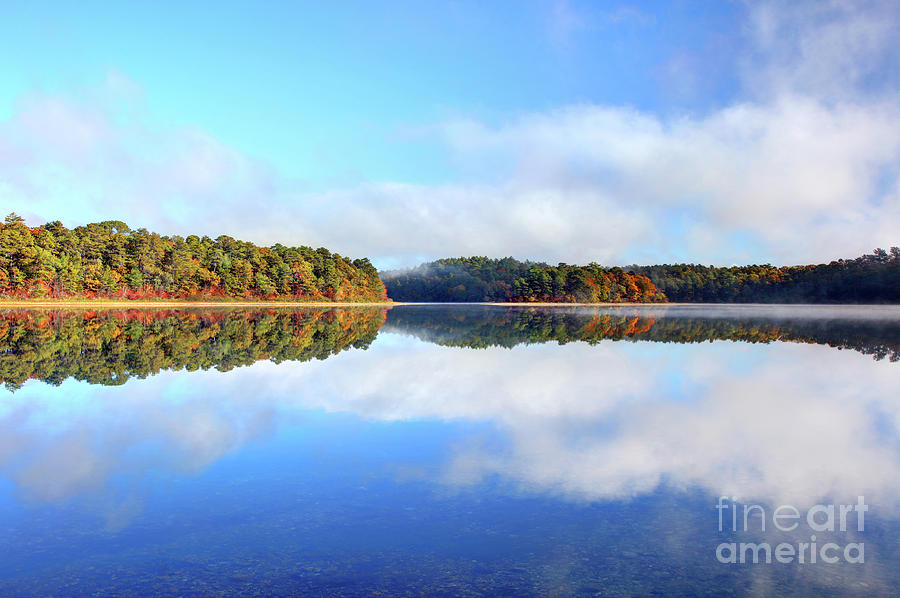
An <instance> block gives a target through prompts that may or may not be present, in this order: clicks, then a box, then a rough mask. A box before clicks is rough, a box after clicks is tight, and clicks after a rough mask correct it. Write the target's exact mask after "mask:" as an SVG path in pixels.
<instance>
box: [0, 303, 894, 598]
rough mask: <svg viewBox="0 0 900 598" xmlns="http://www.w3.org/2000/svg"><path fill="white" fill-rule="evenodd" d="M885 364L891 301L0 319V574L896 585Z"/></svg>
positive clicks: (398, 586)
mask: <svg viewBox="0 0 900 598" xmlns="http://www.w3.org/2000/svg"><path fill="white" fill-rule="evenodd" d="M898 357H900V309H898V308H893V307H881V308H857V307H803V306H798V307H761V306H746V307H737V306H727V307H713V306H706V307H701V306H691V307H674V306H673V307H658V306H657V307H647V308H634V307H623V308H599V309H594V308H527V307H522V308H507V307H500V306H468V307H463V306H457V307H452V306H399V307H395V308H393V309H390V310H382V309H365V308H358V309H348V310H300V311H298V310H293V309H276V310H267V311H253V310H249V311H248V310H233V311H227V310H191V309H183V310H127V311H126V310H111V311H107V310H99V311H84V310H82V311H77V310H71V311H70V310H59V311H12V310H6V311H0V378H2V380H3V382H4V383H5V390H2V391H0V553H2V554H3V555H4V557H3V559H2V560H0V594H3V595H22V596H29V595H40V596H44V595H99V596H122V595H125V596H128V595H132V596H146V595H148V594H166V595H173V594H174V595H222V594H235V595H237V594H240V595H257V594H258V595H294V594H301V595H314V596H358V595H383V596H396V595H435V596H476V595H503V596H532V595H541V596H570V595H576V596H594V595H597V596H628V595H729V594H733V595H747V594H750V595H810V596H818V595H865V596H877V595H888V594H890V593H892V592H893V590H894V588H896V587H898V586H900V508H898V507H900V363H897V361H898ZM720 497H727V498H726V499H722V498H720ZM859 497H864V498H863V499H862V501H864V503H865V505H866V507H867V509H868V510H867V511H863V510H862V508H861V507H859V506H858V503H859V502H860V498H859ZM717 504H718V505H719V508H718V509H717ZM746 505H757V506H756V507H751V508H749V510H748V511H747V515H748V517H747V525H746V527H747V529H746V530H745V529H744V521H743V515H744V513H743V509H744V507H745V506H746ZM816 505H821V507H817V506H816ZM841 505H851V506H852V508H850V507H847V508H845V509H844V510H842V509H841ZM779 506H784V508H785V509H786V510H782V511H780V513H781V514H782V515H784V514H785V513H787V514H788V515H790V514H791V513H792V512H793V511H792V509H796V513H797V514H798V517H797V518H796V519H791V518H782V519H780V520H778V519H773V513H775V509H776V507H779ZM831 506H833V507H834V510H835V518H834V519H835V525H834V530H833V531H831V530H830V529H828V528H827V523H828V521H829V512H828V509H829V508H830V507H831ZM811 508H812V509H813V511H815V514H814V515H813V516H812V520H811V521H812V523H810V520H807V519H806V516H807V514H808V513H809V510H810V509H811ZM735 509H737V510H735ZM842 512H843V514H844V515H845V522H844V523H845V531H842V530H841V529H840V526H839V523H838V520H839V515H840V514H841V513H842ZM733 514H738V515H739V516H738V518H737V519H735V520H732V515H733ZM720 518H721V519H720ZM791 521H793V522H794V523H796V524H797V525H796V526H795V528H793V529H789V530H788V531H782V530H781V529H778V526H777V525H776V524H777V523H779V522H780V523H781V527H782V528H784V529H787V528H789V527H790V525H789V524H790V523H791ZM720 522H721V523H722V531H720V530H719V525H720ZM733 523H734V525H732V524H733ZM763 523H765V531H763V530H762V526H763ZM813 524H816V525H817V526H818V528H817V529H813V528H812V527H811V526H812V525H813ZM819 528H821V531H820V529H819ZM860 528H862V529H860ZM812 536H816V538H815V540H812V538H811V537H812ZM730 543H734V549H735V550H736V551H738V552H740V551H741V546H740V544H741V543H753V546H756V548H753V546H751V547H749V551H748V552H746V553H743V552H742V555H744V554H746V557H747V558H746V559H745V560H746V561H747V562H744V563H743V564H742V563H740V562H737V563H731V562H728V560H729V555H730V554H731V552H730V550H729V548H728V547H727V546H728V545H729V544H730ZM814 543H815V544H816V547H815V548H814V549H811V548H810V547H809V546H804V544H814ZM829 543H831V546H828V547H826V548H825V550H824V552H822V550H821V549H822V547H823V546H825V545H826V544H829ZM779 544H785V545H787V546H789V547H790V548H791V550H793V551H794V557H793V559H792V560H791V561H790V562H787V563H784V562H778V561H777V559H776V558H775V556H774V555H773V556H772V557H771V561H772V562H770V563H766V562H765V550H764V549H763V548H760V545H765V546H769V547H771V548H772V550H773V551H774V550H775V547H776V546H778V545H779ZM722 545H725V546H726V547H725V548H722ZM754 550H759V552H757V554H758V555H759V557H760V561H761V562H758V563H753V562H751V561H752V559H751V558H750V557H751V554H752V552H753V551H754ZM787 551H788V549H787V548H784V549H782V553H781V555H782V557H784V556H785V555H786V554H787ZM799 553H803V554H804V555H805V560H804V562H803V563H802V564H801V563H800V562H798V559H799V557H798V556H797V554H799ZM812 553H815V554H816V555H817V560H816V562H815V563H813V562H810V558H811V557H810V556H809V555H810V554H812ZM735 556H736V555H735ZM832 559H833V560H836V562H826V561H828V560H832ZM721 560H725V561H726V562H720V561H721ZM735 560H738V559H737V558H735ZM858 561H862V562H858Z"/></svg>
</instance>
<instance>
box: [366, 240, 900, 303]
mask: <svg viewBox="0 0 900 598" xmlns="http://www.w3.org/2000/svg"><path fill="white" fill-rule="evenodd" d="M381 275H382V278H383V280H384V283H385V286H386V288H387V293H388V295H389V296H390V297H391V298H392V299H394V300H395V301H439V302H478V301H485V302H497V301H500V302H507V301H509V302H534V301H538V302H561V303H573V302H578V303H619V302H629V303H648V302H665V301H669V302H685V303H692V302H696V303H701V302H703V303H900V248H897V247H891V249H890V250H889V251H888V250H884V249H876V250H875V251H874V252H873V253H871V254H869V255H864V256H861V257H858V258H855V259H849V260H844V259H841V260H837V261H833V262H830V263H828V264H817V265H806V266H780V267H779V266H772V265H769V264H763V265H751V266H726V267H717V266H703V265H699V264H671V265H670V264H663V265H658V266H637V265H633V266H627V267H625V268H620V267H612V268H605V267H603V266H599V265H597V264H589V265H587V266H571V265H567V264H559V265H557V266H549V265H547V264H545V263H541V262H528V261H526V262H522V261H519V260H516V259H513V258H511V257H507V258H503V259H490V258H487V257H471V258H464V257H461V258H451V259H442V260H437V261H434V262H430V263H427V264H422V265H420V266H417V267H415V268H412V269H409V270H393V271H387V272H383V273H382V274H381Z"/></svg>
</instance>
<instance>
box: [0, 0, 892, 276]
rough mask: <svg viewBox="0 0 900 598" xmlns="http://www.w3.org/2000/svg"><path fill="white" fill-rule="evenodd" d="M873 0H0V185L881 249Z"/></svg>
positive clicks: (315, 237)
mask: <svg viewBox="0 0 900 598" xmlns="http://www.w3.org/2000/svg"><path fill="white" fill-rule="evenodd" d="M898 21H900V1H898V0H876V1H871V2H867V1H859V2H842V1H831V2H829V1H827V0H823V1H816V2H805V1H802V0H801V1H798V2H791V3H784V2H726V1H723V2H699V1H698V2H687V1H673V2H634V3H630V2H625V3H618V2H614V1H613V2H602V3H598V2H581V1H578V0H545V1H537V0H535V1H521V2H500V1H498V2H487V3H485V2H460V1H453V2H450V1H448V2H438V1H435V2H428V3H425V2H412V1H410V2H392V1H387V0H386V1H382V2H374V1H373V2H362V1H360V2H327V3H323V2H308V3H306V2H283V3H279V2H267V3H264V4H260V3H251V2H226V1H219V2H215V3H211V2H210V3H205V2H190V3H184V2H153V3H121V2H108V3H107V2H96V1H90V0H89V1H86V2H80V3H67V2H56V3H54V2H40V1H29V2H19V1H16V0H6V1H5V2H2V3H0V73H2V76H0V207H2V209H3V210H4V211H5V212H6V213H8V212H12V211H15V212H17V213H18V214H20V215H22V216H23V217H25V218H26V220H27V222H28V223H29V224H32V225H38V224H42V223H44V222H47V221H53V220H61V221H62V222H63V223H64V224H66V225H67V226H77V225H81V224H85V223H87V222H95V221H102V220H123V221H125V222H127V223H128V224H129V225H131V226H132V227H133V228H139V227H143V228H147V229H150V230H154V231H157V232H160V233H163V234H180V235H186V234H207V235H210V236H212V237H216V236H218V235H220V234H228V235H231V236H233V237H236V238H240V239H244V240H248V241H253V242H255V243H260V244H264V245H269V244H274V243H276V242H280V243H282V244H286V245H309V246H313V247H318V246H325V247H328V248H329V249H330V250H332V251H336V252H338V253H340V254H342V255H346V256H349V257H363V256H366V257H369V258H371V259H372V260H373V262H374V263H375V264H376V265H377V266H379V267H381V268H392V267H404V266H411V265H415V264H417V263H419V262H421V261H424V260H429V259H435V258H439V257H449V256H460V255H487V256H490V257H503V256H507V255H512V256H515V257H519V258H522V259H526V258H527V259H535V260H543V261H547V262H550V263H556V262H559V261H564V262H567V263H588V262H592V261H594V262H598V263H601V264H607V265H616V264H618V265H627V264H631V263H660V262H692V263H704V264H717V265H730V264H742V263H773V264H804V263H819V262H825V261H829V260H832V259H837V258H840V257H845V258H849V257H855V256H858V255H861V254H863V253H869V252H871V251H872V249H874V248H875V247H889V246H891V245H898V244H900V234H898V231H900V160H898V158H900V135H898V131H900V60H898V59H897V58H896V56H898V55H900V26H898V25H900V23H898Z"/></svg>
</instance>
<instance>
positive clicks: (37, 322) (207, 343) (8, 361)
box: [0, 307, 385, 390]
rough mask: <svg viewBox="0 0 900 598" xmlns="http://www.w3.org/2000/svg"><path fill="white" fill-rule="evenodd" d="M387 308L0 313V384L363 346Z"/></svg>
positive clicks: (120, 375)
mask: <svg viewBox="0 0 900 598" xmlns="http://www.w3.org/2000/svg"><path fill="white" fill-rule="evenodd" d="M384 320H385V308H375V307H353V308H348V309H341V310H334V309H330V308H329V309H317V310H314V309H305V310H302V311H301V310H297V309H293V308H274V309H268V310H265V311H260V310H224V309H197V308H186V309H178V310H165V309H127V310H121V309H109V310H108V309H104V310H96V311H95V310H87V311H85V310H70V309H61V310H43V309H42V310H27V311H23V310H5V311H2V312H0V383H3V384H4V385H5V386H6V388H8V389H10V390H16V389H18V388H19V387H20V386H21V385H22V384H23V383H24V382H25V381H27V380H29V379H32V378H33V379H38V380H43V381H44V382H47V383H49V384H54V385H56V384H60V383H61V382H62V381H63V380H65V379H67V378H70V377H71V378H75V379H76V380H82V381H85V382H89V383H91V384H102V385H108V386H110V385H120V384H124V383H125V382H126V381H127V380H129V379H130V378H146V377H147V376H151V375H153V374H157V373H159V372H160V371H163V370H188V371H194V370H200V369H202V370H206V369H211V368H215V369H216V370H219V371H227V370H230V369H232V368H234V367H238V366H245V365H250V364H252V363H254V362H256V361H259V360H263V359H267V360H270V361H274V362H276V363H280V362H282V361H307V360H310V359H326V358H328V357H329V356H331V355H334V354H337V353H339V352H340V351H343V350H345V349H347V348H350V347H354V348H360V349H365V348H367V347H368V346H369V343H371V342H372V341H373V340H374V339H375V336H376V335H377V334H378V329H379V328H381V326H382V324H384Z"/></svg>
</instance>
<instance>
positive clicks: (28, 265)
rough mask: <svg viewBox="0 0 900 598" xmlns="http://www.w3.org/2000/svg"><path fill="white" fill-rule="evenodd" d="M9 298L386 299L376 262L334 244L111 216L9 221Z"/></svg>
mask: <svg viewBox="0 0 900 598" xmlns="http://www.w3.org/2000/svg"><path fill="white" fill-rule="evenodd" d="M0 297H5V298H18V299H33V298H43V299H48V298H68V297H83V298H95V297H109V298H122V299H172V298H182V299H184V298H188V299H190V298H198V299H216V298H223V299H224V298H232V299H268V300H291V301H383V300H385V299H386V295H385V289H384V285H383V284H382V282H381V280H380V279H379V278H378V272H377V271H376V270H375V267H374V266H372V264H371V263H369V260H368V259H365V258H363V259H355V260H350V259H348V258H345V257H342V256H340V255H338V254H336V253H331V252H330V251H328V250H327V249H325V248H324V247H320V248H318V249H312V248H310V247H285V246H283V245H280V244H276V245H274V246H272V247H258V246H256V245H254V244H253V243H248V242H246V241H238V240H236V239H233V238H231V237H229V236H226V235H222V236H219V237H216V238H215V239H210V238H209V237H206V236H204V237H199V236H197V235H190V236H188V237H179V236H161V235H159V234H157V233H151V232H148V231H147V230H145V229H137V230H132V229H131V228H129V227H128V225H126V224H125V223H124V222H120V221H117V220H116V221H113V220H110V221H106V222H97V223H93V224H88V225H86V226H79V227H76V228H74V229H71V230H70V229H68V228H66V227H64V226H63V225H62V223H60V222H58V221H57V222H50V223H47V224H44V225H42V226H37V227H29V226H27V225H26V224H25V222H24V221H23V220H22V218H20V217H18V216H16V215H15V214H10V215H9V216H7V217H6V221H5V222H4V223H2V224H0Z"/></svg>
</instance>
